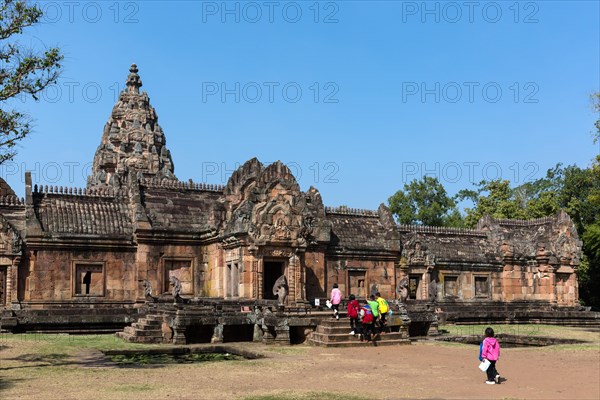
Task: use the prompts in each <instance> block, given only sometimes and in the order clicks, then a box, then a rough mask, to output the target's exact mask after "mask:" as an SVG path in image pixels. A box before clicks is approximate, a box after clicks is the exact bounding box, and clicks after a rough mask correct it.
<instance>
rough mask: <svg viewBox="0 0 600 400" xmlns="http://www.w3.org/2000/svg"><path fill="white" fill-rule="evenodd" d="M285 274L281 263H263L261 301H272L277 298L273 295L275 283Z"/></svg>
mask: <svg viewBox="0 0 600 400" xmlns="http://www.w3.org/2000/svg"><path fill="white" fill-rule="evenodd" d="M284 272H285V265H284V262H283V261H265V262H264V265H263V299H265V300H273V299H276V298H277V297H276V296H275V295H274V294H273V286H274V285H275V281H277V279H278V278H279V277H280V276H281V275H283V274H284Z"/></svg>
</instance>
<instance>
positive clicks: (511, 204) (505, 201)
mask: <svg viewBox="0 0 600 400" xmlns="http://www.w3.org/2000/svg"><path fill="white" fill-rule="evenodd" d="M477 186H478V188H477V189H476V190H461V191H460V192H458V195H457V199H459V200H461V201H464V200H470V201H472V202H473V204H474V207H473V208H468V207H467V208H465V213H466V217H465V222H466V225H467V226H469V227H474V226H475V225H477V222H478V221H479V220H480V219H481V218H482V217H483V216H484V215H486V214H489V215H490V216H492V217H493V218H498V219H501V218H511V219H522V218H525V213H524V212H523V207H522V204H521V202H522V201H523V199H521V198H517V197H516V196H515V191H514V190H512V189H511V188H510V182H509V181H506V180H493V181H483V182H480V183H479V184H478V185H477Z"/></svg>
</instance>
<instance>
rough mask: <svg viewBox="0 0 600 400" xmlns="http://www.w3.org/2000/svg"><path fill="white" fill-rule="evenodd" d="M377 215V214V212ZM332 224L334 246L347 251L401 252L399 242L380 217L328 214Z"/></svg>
mask: <svg viewBox="0 0 600 400" xmlns="http://www.w3.org/2000/svg"><path fill="white" fill-rule="evenodd" d="M375 213H377V212H376V211H375ZM327 218H328V219H329V220H330V221H331V222H332V232H333V235H332V245H333V246H334V247H337V248H343V249H347V250H359V251H360V250H376V251H393V250H396V251H398V250H399V242H398V240H397V238H396V239H394V238H393V235H391V233H392V232H391V231H390V230H389V229H387V228H386V227H385V226H383V225H382V223H381V220H380V218H379V217H378V216H369V215H365V214H362V213H361V214H358V215H357V214H350V213H347V214H345V213H335V214H334V213H328V215H327Z"/></svg>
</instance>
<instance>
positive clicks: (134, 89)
mask: <svg viewBox="0 0 600 400" xmlns="http://www.w3.org/2000/svg"><path fill="white" fill-rule="evenodd" d="M129 71H130V74H129V76H128V77H127V82H126V85H127V88H126V90H124V91H122V92H121V93H120V94H119V100H118V101H117V103H116V104H115V106H114V108H113V111H112V114H111V117H110V118H109V120H108V122H107V124H106V126H105V127H104V133H103V135H102V140H101V143H100V146H99V147H98V150H97V151H96V155H95V156H94V163H93V166H92V174H91V176H90V177H89V178H88V187H92V186H120V185H121V184H122V182H123V181H124V180H125V179H126V177H127V174H128V171H129V170H132V171H137V172H143V173H144V174H145V175H146V176H149V177H153V176H156V177H159V178H166V179H175V175H173V170H174V167H173V161H172V159H171V153H170V152H169V150H167V148H166V146H165V145H166V139H165V135H164V133H163V130H162V128H161V127H160V125H158V117H157V115H156V111H154V108H152V106H151V105H150V99H149V97H148V95H147V94H146V92H143V93H140V87H141V86H142V81H141V79H140V77H139V75H138V74H137V73H138V69H137V66H136V65H135V64H133V65H132V66H131V69H130V70H129Z"/></svg>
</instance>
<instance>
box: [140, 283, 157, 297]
mask: <svg viewBox="0 0 600 400" xmlns="http://www.w3.org/2000/svg"><path fill="white" fill-rule="evenodd" d="M142 286H143V288H144V297H146V300H147V301H152V300H155V297H154V296H152V284H151V283H150V281H148V280H146V279H144V281H143V282H142Z"/></svg>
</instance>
